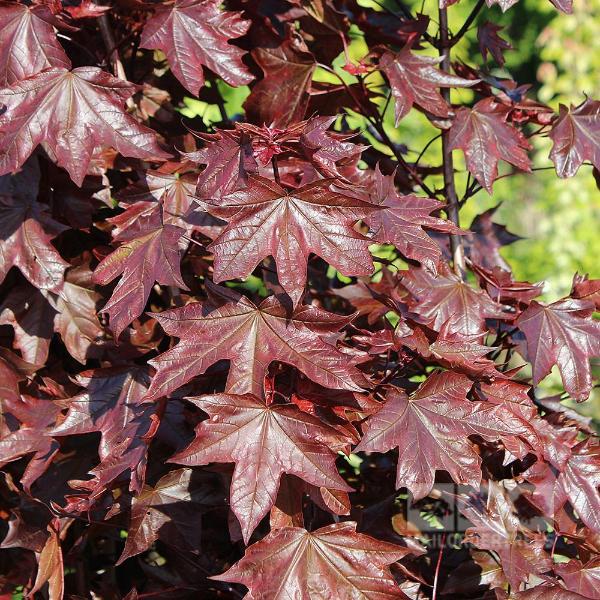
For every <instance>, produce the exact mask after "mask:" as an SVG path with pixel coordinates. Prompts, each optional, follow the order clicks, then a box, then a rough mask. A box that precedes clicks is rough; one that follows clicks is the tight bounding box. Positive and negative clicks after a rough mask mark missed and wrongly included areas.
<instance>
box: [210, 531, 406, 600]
mask: <svg viewBox="0 0 600 600" xmlns="http://www.w3.org/2000/svg"><path fill="white" fill-rule="evenodd" d="M408 553H410V550H408V549H407V548H401V547H400V546H396V545H395V544H390V543H388V542H381V541H379V540H376V539H374V538H372V537H370V536H368V535H365V534H363V533H356V523H352V522H347V523H335V524H334V525H329V526H328V527H322V528H321V529H317V531H313V532H309V531H306V530H305V529H302V528H300V527H285V528H283V529H276V530H275V531H272V532H271V533H270V534H269V535H267V536H266V537H265V538H263V539H262V540H261V541H260V542H257V543H256V544H253V545H252V546H250V547H249V548H248V549H247V550H246V554H245V555H244V558H242V559H241V560H240V561H238V562H237V563H236V564H235V565H233V567H231V568H230V569H229V570H228V571H226V572H225V573H223V574H222V575H218V576H216V577H213V579H216V580H218V581H230V582H232V583H241V584H243V585H245V586H246V587H248V588H249V589H250V596H251V597H253V598H259V597H260V598H261V599H263V600H283V599H284V598H296V597H297V598H306V597H308V596H307V593H309V592H310V594H312V595H313V596H315V597H319V596H322V597H327V596H328V595H329V596H330V597H332V598H340V599H341V598H382V599H383V598H385V599H386V600H387V599H388V598H389V599H392V598H398V599H402V598H404V599H406V598H407V596H405V594H404V593H403V592H402V591H401V589H400V587H399V586H398V584H397V583H396V582H395V581H394V578H393V577H392V575H391V573H390V571H389V568H388V567H387V565H390V564H392V563H394V562H396V561H397V560H400V559H401V558H402V557H404V556H406V555H407V554H408Z"/></svg>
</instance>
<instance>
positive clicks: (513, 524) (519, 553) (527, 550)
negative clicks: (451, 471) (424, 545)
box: [459, 481, 552, 590]
mask: <svg viewBox="0 0 600 600" xmlns="http://www.w3.org/2000/svg"><path fill="white" fill-rule="evenodd" d="M487 491H488V497H487V502H486V504H485V505H483V503H482V502H481V498H480V497H477V496H473V497H471V498H469V499H466V500H465V499H463V501H462V502H461V503H460V504H459V506H460V511H461V512H462V513H463V515H465V516H466V517H467V518H468V519H469V521H471V522H472V523H473V525H474V527H470V528H469V529H467V531H466V534H465V538H466V540H467V541H469V542H471V543H472V544H474V545H475V546H477V547H478V548H481V549H485V550H494V551H495V552H497V553H498V556H499V557H500V563H501V565H502V570H503V571H504V574H505V576H506V578H507V579H508V582H509V583H510V585H511V587H513V588H514V589H516V590H518V589H519V587H520V586H521V583H522V582H525V581H528V579H529V576H530V575H532V574H542V573H544V572H546V571H549V570H550V569H551V568H552V560H551V558H550V556H549V555H548V554H547V553H546V552H545V550H544V545H545V542H546V537H545V536H544V535H543V534H540V533H537V534H536V533H534V532H532V531H529V530H527V529H526V528H525V527H524V526H523V525H522V524H521V520H520V518H519V516H518V515H517V514H516V513H515V510H514V507H513V505H512V502H511V501H510V500H509V498H508V497H507V495H506V492H505V490H504V488H503V487H502V486H501V484H498V483H496V482H494V481H489V482H488V487H487Z"/></svg>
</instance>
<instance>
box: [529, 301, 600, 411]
mask: <svg viewBox="0 0 600 600" xmlns="http://www.w3.org/2000/svg"><path fill="white" fill-rule="evenodd" d="M593 312H594V305H593V304H592V303H591V302H588V301H586V300H571V299H566V300H559V301H558V302H554V303H552V304H549V305H544V304H540V303H539V302H536V301H533V302H532V303H531V306H530V307H529V308H528V309H527V310H526V311H525V312H524V313H523V314H522V315H521V316H520V317H519V319H518V320H517V326H518V327H519V329H521V331H522V332H523V333H524V334H525V338H526V339H527V357H528V359H529V361H530V362H531V364H532V365H533V383H534V384H535V385H537V384H538V383H539V382H540V381H542V379H544V377H546V375H548V374H549V373H550V371H551V369H552V367H553V366H554V365H558V369H559V371H560V374H561V377H562V380H563V385H564V386H565V390H566V391H567V392H569V394H571V396H572V397H573V398H575V400H579V401H581V400H585V399H586V398H587V397H588V396H589V394H590V390H591V388H592V375H591V371H590V365H589V359H590V358H592V357H594V356H600V323H598V322H597V321H595V320H594V319H593V318H592V313H593Z"/></svg>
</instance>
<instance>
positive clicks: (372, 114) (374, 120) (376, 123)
mask: <svg viewBox="0 0 600 600" xmlns="http://www.w3.org/2000/svg"><path fill="white" fill-rule="evenodd" d="M317 65H318V66H319V67H321V68H323V69H325V70H326V71H327V72H328V73H331V74H332V75H335V76H336V77H337V78H338V79H339V81H340V82H341V83H342V85H343V86H344V88H345V89H346V91H347V92H348V94H349V95H350V97H351V98H352V99H353V100H354V102H356V104H357V105H358V106H360V107H361V108H362V109H363V110H364V117H365V119H367V121H368V122H369V123H370V124H371V126H372V127H373V128H374V129H375V131H376V132H377V134H378V135H379V137H380V141H381V142H382V143H383V144H385V145H386V146H387V147H388V148H389V149H390V150H391V151H392V153H393V154H394V157H395V158H396V161H397V162H398V163H399V164H400V166H401V167H402V168H403V169H404V170H405V171H406V172H407V173H408V175H409V176H410V177H412V178H413V179H414V181H415V182H416V183H417V184H418V185H419V186H420V187H421V189H422V190H423V191H424V192H425V193H426V194H427V195H428V196H429V197H430V198H433V197H435V192H434V191H433V190H432V189H431V188H430V187H429V186H428V185H426V184H425V182H424V181H423V178H422V177H421V176H420V175H419V173H418V171H417V169H415V168H413V167H411V166H410V165H409V164H408V163H407V162H406V160H405V159H404V157H403V156H402V153H401V151H400V148H399V147H398V146H397V145H396V144H394V142H393V141H392V140H391V139H390V136H389V135H388V134H387V133H386V131H385V129H384V127H383V115H382V114H379V112H378V111H377V110H375V109H374V107H373V106H372V105H371V104H369V105H368V106H364V105H363V103H362V102H361V101H360V100H359V99H358V98H357V97H356V96H355V94H354V92H353V91H352V89H351V88H350V87H349V86H348V84H347V83H346V82H345V81H344V78H343V77H341V76H340V75H339V73H336V72H335V71H334V70H333V69H332V68H330V67H328V66H327V65H324V64H321V63H317ZM358 79H359V81H361V83H362V81H363V80H362V78H360V77H359V78H358Z"/></svg>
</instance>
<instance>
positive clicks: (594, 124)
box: [549, 98, 600, 177]
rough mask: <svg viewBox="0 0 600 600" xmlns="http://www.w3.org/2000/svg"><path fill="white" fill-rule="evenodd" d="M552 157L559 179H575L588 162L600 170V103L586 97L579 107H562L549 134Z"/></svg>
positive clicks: (562, 105)
mask: <svg viewBox="0 0 600 600" xmlns="http://www.w3.org/2000/svg"><path fill="white" fill-rule="evenodd" d="M549 135H550V139H551V140H552V142H553V146H552V150H551V151H550V158H551V159H552V162H553V163H554V166H555V167H556V173H557V174H558V176H559V177H572V176H573V175H575V173H577V171H578V170H579V167H580V166H581V163H583V161H584V160H589V161H590V162H592V163H594V165H595V166H596V168H597V169H600V101H598V100H592V99H591V98H586V100H585V102H582V103H581V104H580V105H579V106H577V107H575V106H573V105H571V107H570V108H567V107H566V106H565V105H564V104H561V105H560V109H559V115H558V119H556V121H555V122H554V123H553V125H552V129H551V131H550V134H549Z"/></svg>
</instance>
